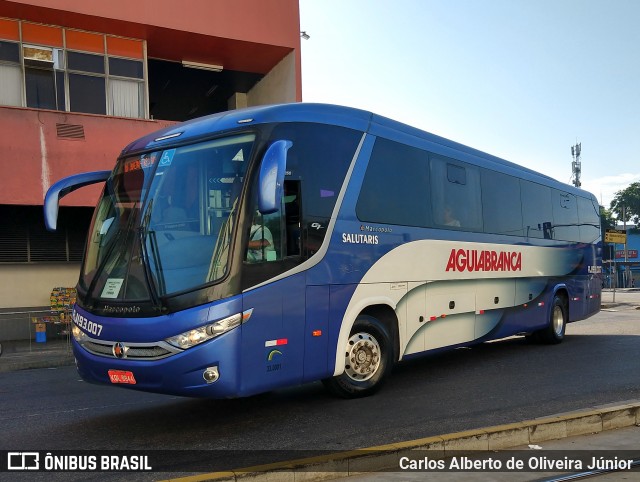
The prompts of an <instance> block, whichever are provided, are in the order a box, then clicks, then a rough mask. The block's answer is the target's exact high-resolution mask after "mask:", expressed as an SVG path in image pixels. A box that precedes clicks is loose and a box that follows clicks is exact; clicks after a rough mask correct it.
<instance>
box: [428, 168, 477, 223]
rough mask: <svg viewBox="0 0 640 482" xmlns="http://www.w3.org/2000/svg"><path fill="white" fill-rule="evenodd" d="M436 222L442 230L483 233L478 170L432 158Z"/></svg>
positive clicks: (432, 203)
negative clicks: (452, 229) (457, 229)
mask: <svg viewBox="0 0 640 482" xmlns="http://www.w3.org/2000/svg"><path fill="white" fill-rule="evenodd" d="M430 165H431V207H432V210H433V220H434V223H435V224H436V225H440V226H441V227H442V228H445V229H448V228H461V229H465V230H468V231H481V230H482V202H481V198H480V172H479V170H478V168H477V167H475V166H470V165H468V164H465V163H462V162H458V161H455V163H454V162H449V160H447V159H444V158H437V157H432V158H431V164H430Z"/></svg>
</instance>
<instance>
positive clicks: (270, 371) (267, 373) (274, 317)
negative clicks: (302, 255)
mask: <svg viewBox="0 0 640 482" xmlns="http://www.w3.org/2000/svg"><path fill="white" fill-rule="evenodd" d="M242 301H243V312H245V313H246V312H247V311H248V310H252V311H251V316H250V318H249V319H248V320H247V321H246V322H245V323H244V324H243V325H242V348H241V354H240V360H241V362H240V363H241V371H240V374H241V395H249V394H251V393H256V392H261V391H265V390H269V389H272V388H277V387H279V386H284V385H292V384H295V383H299V382H301V380H302V371H303V357H304V336H303V332H304V323H305V280H304V273H301V274H297V275H294V276H291V277H288V278H285V279H282V280H279V281H276V282H273V283H268V284H266V285H264V286H262V287H259V288H256V289H253V290H250V291H248V292H246V293H244V295H243V300H242Z"/></svg>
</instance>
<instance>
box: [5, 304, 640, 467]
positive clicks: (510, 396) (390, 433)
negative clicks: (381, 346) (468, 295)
mask: <svg viewBox="0 0 640 482" xmlns="http://www.w3.org/2000/svg"><path fill="white" fill-rule="evenodd" d="M613 309H616V308H613ZM639 315H640V314H639V312H638V311H635V310H633V309H628V308H627V309H623V310H621V311H603V312H601V313H600V314H598V315H597V316H596V317H593V318H591V319H589V320H585V321H582V322H579V323H576V324H572V325H569V327H568V330H567V333H568V337H567V339H566V340H565V342H564V343H563V344H561V345H559V346H540V345H531V344H528V343H527V342H526V341H525V340H524V339H521V338H515V339H510V340H505V341H501V342H494V343H488V344H485V345H482V346H479V347H476V348H473V349H460V350H456V351H454V352H450V353H447V354H442V355H436V356H430V357H427V358H423V359H420V360H415V361H411V362H407V363H404V364H401V365H399V366H398V367H397V368H396V370H395V371H394V373H393V376H392V378H391V380H390V382H389V383H388V385H387V386H386V387H385V389H384V390H383V391H381V392H380V393H379V394H377V395H376V396H374V397H370V398H366V399H362V400H352V401H344V400H337V399H334V398H331V397H330V396H328V395H326V394H325V392H324V391H323V389H322V387H321V385H320V384H319V383H315V384H310V385H306V386H303V387H297V388H292V389H287V390H281V391H277V392H273V393H270V394H266V395H261V396H257V397H252V398H249V399H240V400H221V401H211V400H191V399H183V398H175V397H166V396H161V395H153V394H144V393H138V392H131V391H127V390H124V389H117V388H112V387H102V386H93V385H89V384H87V383H85V382H82V381H80V380H79V378H78V376H77V375H76V373H75V369H74V368H73V367H63V368H58V369H49V370H47V369H40V370H28V371H21V372H13V373H0V426H1V427H2V436H0V449H5V450H18V449H34V448H36V449H40V450H54V449H73V450H79V449H88V450H99V449H176V448H179V449H205V450H218V449H238V450H244V451H245V452H243V453H244V454H246V455H247V458H246V460H244V459H243V460H240V461H239V460H233V461H230V460H227V461H226V462H228V463H232V464H233V466H236V467H237V466H242V465H247V463H249V462H254V461H255V460H253V459H251V460H250V459H249V458H248V455H249V454H251V453H252V452H253V451H254V450H281V451H283V452H281V456H282V458H294V457H293V455H295V453H292V452H286V451H295V450H299V449H302V450H328V451H339V450H344V449H352V448H358V447H367V446H372V445H380V444H385V443H391V442H397V441H402V440H409V439H415V438H420V437H425V436H429V435H437V434H443V433H450V432H457V431H461V430H467V429H471V428H477V427H484V426H490V425H496V424H503V423H509V422H514V421H519V420H524V419H531V418H535V417H540V416H545V415H549V414H554V413H559V412H565V411H569V410H577V409H583V408H586V407H590V406H593V405H598V404H604V403H609V402H620V401H624V400H629V399H637V398H640V359H639V358H638V357H637V353H638V348H639V347H640V338H639V337H638V335H640V324H639V323H637V320H638V318H639ZM267 455H268V456H269V457H270V458H271V459H272V460H273V457H274V456H275V457H278V455H274V454H265V456H267ZM245 462H246V463H245Z"/></svg>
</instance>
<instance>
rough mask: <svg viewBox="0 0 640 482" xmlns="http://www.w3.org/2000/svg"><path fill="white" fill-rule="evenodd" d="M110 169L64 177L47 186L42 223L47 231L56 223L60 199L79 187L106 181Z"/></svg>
mask: <svg viewBox="0 0 640 482" xmlns="http://www.w3.org/2000/svg"><path fill="white" fill-rule="evenodd" d="M110 175H111V171H95V172H84V173H82V174H74V175H73V176H69V177H64V178H62V179H60V180H59V181H58V182H56V183H55V184H54V185H53V186H51V187H50V188H49V190H48V191H47V194H46V195H45V197H44V224H45V225H46V227H47V229H48V230H49V231H55V230H56V227H57V225H58V204H59V203H60V199H62V198H63V197H64V196H66V195H67V194H69V193H70V192H73V191H75V190H76V189H80V188H81V187H84V186H88V185H90V184H95V183H97V182H104V181H106V180H107V179H108V178H109V176H110Z"/></svg>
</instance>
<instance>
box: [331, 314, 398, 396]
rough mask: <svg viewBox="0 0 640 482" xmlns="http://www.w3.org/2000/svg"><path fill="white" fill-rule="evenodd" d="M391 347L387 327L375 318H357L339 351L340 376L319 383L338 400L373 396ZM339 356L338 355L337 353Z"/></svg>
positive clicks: (386, 369)
mask: <svg viewBox="0 0 640 482" xmlns="http://www.w3.org/2000/svg"><path fill="white" fill-rule="evenodd" d="M392 347H393V344H392V343H391V336H390V335H389V330H388V328H387V327H386V326H385V325H384V324H383V323H381V322H380V321H379V320H378V319H376V318H374V317H372V316H367V315H361V316H359V317H358V318H357V319H356V322H355V323H354V325H353V328H352V329H351V333H350V335H349V340H348V341H347V345H346V346H345V347H344V348H343V350H344V354H343V355H342V356H344V360H345V369H344V373H342V374H341V375H338V376H335V377H332V378H327V379H325V380H322V383H323V384H324V386H325V387H326V388H327V389H328V390H329V391H330V392H331V393H333V394H334V395H337V396H339V397H342V398H358V397H366V396H368V395H371V394H373V393H375V392H376V391H377V390H378V389H379V388H380V387H381V386H382V383H383V382H384V381H385V379H386V378H387V377H388V376H389V372H390V371H391V368H392V364H393V360H392V359H391V354H392V352H393V350H392ZM338 354H339V356H340V352H338Z"/></svg>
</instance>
